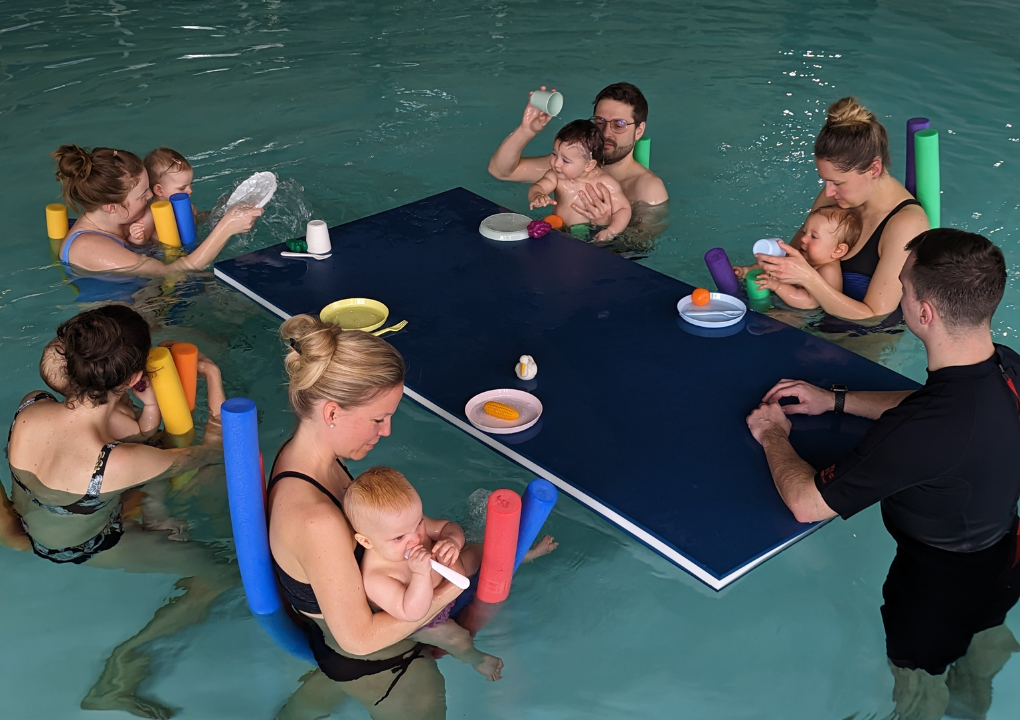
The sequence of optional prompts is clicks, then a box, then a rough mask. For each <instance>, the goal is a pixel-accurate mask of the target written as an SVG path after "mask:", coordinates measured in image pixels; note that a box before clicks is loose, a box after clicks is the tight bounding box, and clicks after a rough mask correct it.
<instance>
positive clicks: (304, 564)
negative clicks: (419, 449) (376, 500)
mask: <svg viewBox="0 0 1020 720" xmlns="http://www.w3.org/2000/svg"><path fill="white" fill-rule="evenodd" d="M281 332H282V335H283V337H284V339H285V340H288V341H290V344H291V348H292V350H291V352H290V353H288V355H287V359H286V366H287V373H288V375H289V376H290V403H291V406H292V407H293V408H294V412H295V413H296V414H297V416H298V419H299V420H298V428H297V431H296V432H295V433H294V437H293V438H291V439H290V440H289V441H288V442H287V443H286V444H285V445H284V446H283V448H282V449H281V450H280V453H279V456H278V457H277V459H276V462H275V463H274V467H273V470H272V471H271V479H270V487H269V545H270V549H271V551H272V555H273V561H274V563H275V565H276V571H277V576H278V577H279V579H280V585H281V587H282V590H283V593H284V597H285V598H286V600H287V601H288V602H289V603H290V604H291V605H292V606H293V607H294V609H295V610H297V611H299V612H300V613H301V614H302V619H303V621H304V622H305V625H306V628H307V630H308V632H309V637H310V640H311V645H312V650H313V652H314V654H315V659H316V661H317V662H318V665H319V670H318V671H317V672H315V673H314V674H312V675H311V676H308V677H306V678H305V679H304V681H303V684H302V687H301V688H300V689H299V690H298V691H297V692H296V693H295V694H294V696H293V697H292V698H291V699H290V701H289V702H288V703H287V705H286V707H284V708H283V710H282V711H281V713H280V715H279V717H280V718H290V717H324V716H325V715H328V714H329V713H330V712H331V711H332V709H333V707H334V706H335V705H336V704H337V703H338V702H339V701H340V700H342V699H343V697H344V695H351V696H353V697H354V698H356V699H357V700H358V701H359V702H361V704H362V705H364V706H365V707H366V708H368V710H369V712H370V713H371V715H372V717H373V718H375V719H376V720H382V719H384V718H386V719H389V718H393V719H394V720H411V719H421V718H443V717H445V716H446V693H445V684H444V681H443V678H442V675H440V674H439V670H438V669H437V667H436V663H435V660H433V659H432V656H431V654H430V653H428V652H423V647H422V646H421V645H418V644H416V643H414V642H412V641H409V640H405V638H406V637H407V636H408V635H410V634H411V633H413V632H414V631H415V630H417V629H418V627H419V626H421V625H422V624H423V623H424V622H425V621H423V622H402V621H399V620H396V619H395V618H393V617H392V616H390V615H388V614H387V613H383V612H380V613H374V614H373V613H372V610H371V609H370V607H369V604H368V599H367V598H366V597H365V590H364V587H363V585H362V581H361V570H360V568H359V567H358V561H357V556H356V552H355V548H356V547H357V543H356V542H355V541H354V531H353V530H352V529H351V526H350V524H349V523H348V522H347V518H346V517H344V514H343V497H344V492H345V491H346V490H347V488H348V487H349V486H350V484H351V482H352V480H353V478H352V477H351V474H350V472H349V471H348V470H347V467H346V465H344V460H360V459H362V458H363V457H365V455H367V454H368V453H369V451H371V449H372V448H373V447H374V446H375V444H376V443H377V442H378V441H379V439H380V438H382V437H385V436H387V435H389V434H390V418H391V416H392V415H393V413H394V412H396V409H397V405H398V404H399V403H400V398H401V395H402V394H403V387H404V361H403V359H402V358H401V357H400V354H399V353H398V352H397V351H396V350H395V349H394V348H393V347H392V346H391V345H390V344H389V343H387V342H385V341H384V340H381V339H379V338H376V337H373V336H372V335H370V334H368V333H363V332H358V331H352V332H342V331H341V330H340V328H338V327H337V326H335V325H332V324H326V323H323V322H320V321H319V320H318V319H315V318H312V317H309V316H308V315H298V316H296V317H294V318H291V319H290V320H288V321H287V322H285V323H284V324H283V328H282V330H281ZM458 594H460V590H459V589H458V588H456V587H455V586H453V585H451V584H450V583H449V582H445V581H444V582H443V584H442V585H440V586H439V587H438V588H436V592H435V595H434V597H433V600H432V608H431V610H430V612H429V616H428V617H429V619H431V618H432V617H434V616H435V615H437V614H438V613H439V612H440V611H441V610H443V608H444V607H445V606H446V605H447V604H449V603H450V602H451V601H452V600H453V599H454V598H456V597H457V595H458Z"/></svg>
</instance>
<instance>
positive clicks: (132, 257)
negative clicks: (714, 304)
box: [68, 232, 139, 272]
mask: <svg viewBox="0 0 1020 720" xmlns="http://www.w3.org/2000/svg"><path fill="white" fill-rule="evenodd" d="M68 260H70V262H71V264H72V265H76V266H78V267H80V268H82V269H84V270H91V271H94V272H95V271H102V270H121V269H125V268H132V267H134V266H136V265H138V264H139V256H138V255H136V254H135V253H133V252H131V251H130V250H128V249H127V248H126V247H124V246H123V245H121V244H120V243H118V242H116V241H114V240H112V239H110V238H109V237H107V236H105V235H100V234H99V233H92V232H84V233H82V234H81V235H79V236H78V237H76V238H75V239H74V242H73V243H72V244H71V249H70V251H69V253H68Z"/></svg>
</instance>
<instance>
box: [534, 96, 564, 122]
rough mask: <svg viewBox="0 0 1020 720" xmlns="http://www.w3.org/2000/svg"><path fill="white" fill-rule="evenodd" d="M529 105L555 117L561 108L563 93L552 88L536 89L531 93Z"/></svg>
mask: <svg viewBox="0 0 1020 720" xmlns="http://www.w3.org/2000/svg"><path fill="white" fill-rule="evenodd" d="M531 106H532V107H534V108H537V109H539V110H541V111H542V112H544V113H547V114H549V115H552V116H553V117H555V116H556V115H559V114H560V110H562V109H563V95H561V94H560V93H558V92H554V91H552V90H536V91H535V92H533V93H531Z"/></svg>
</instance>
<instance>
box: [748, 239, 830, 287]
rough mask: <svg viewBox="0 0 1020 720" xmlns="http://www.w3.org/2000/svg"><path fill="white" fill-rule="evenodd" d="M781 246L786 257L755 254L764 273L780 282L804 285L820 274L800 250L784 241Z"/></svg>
mask: <svg viewBox="0 0 1020 720" xmlns="http://www.w3.org/2000/svg"><path fill="white" fill-rule="evenodd" d="M779 247H781V248H782V249H783V250H784V251H785V252H786V257H776V256H775V255H761V254H759V255H755V256H754V257H755V258H757V260H758V264H759V265H760V266H761V269H762V274H763V275H767V276H768V277H770V278H772V279H774V280H778V281H779V282H783V283H788V284H790V285H802V286H803V285H804V284H805V283H807V282H810V281H811V279H812V278H814V277H817V276H818V272H817V271H816V270H815V269H814V268H813V267H811V266H810V265H809V264H808V261H807V259H806V258H805V257H804V256H803V255H802V254H801V252H800V250H798V249H797V248H795V247H792V246H790V245H787V244H786V243H784V242H782V241H780V243H779Z"/></svg>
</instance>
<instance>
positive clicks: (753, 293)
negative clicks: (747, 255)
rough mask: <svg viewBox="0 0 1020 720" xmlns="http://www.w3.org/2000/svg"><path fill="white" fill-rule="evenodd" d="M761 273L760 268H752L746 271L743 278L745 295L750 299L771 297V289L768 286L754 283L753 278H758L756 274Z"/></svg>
mask: <svg viewBox="0 0 1020 720" xmlns="http://www.w3.org/2000/svg"><path fill="white" fill-rule="evenodd" d="M761 273H762V271H761V270H752V271H751V272H749V273H747V276H746V277H745V278H744V283H745V285H746V287H747V297H748V299H750V300H768V299H769V298H770V297H772V291H771V290H769V289H768V288H759V287H758V286H757V285H756V284H755V280H757V279H758V276H759V275H761Z"/></svg>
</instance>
